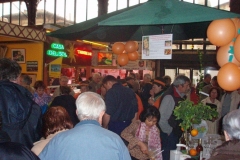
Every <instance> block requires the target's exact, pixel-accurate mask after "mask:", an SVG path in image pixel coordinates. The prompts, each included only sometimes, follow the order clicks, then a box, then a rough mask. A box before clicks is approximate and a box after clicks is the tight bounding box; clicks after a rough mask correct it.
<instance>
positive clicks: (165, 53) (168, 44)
mask: <svg viewBox="0 0 240 160" xmlns="http://www.w3.org/2000/svg"><path fill="white" fill-rule="evenodd" d="M142 59H172V34H161V35H153V36H143V37H142Z"/></svg>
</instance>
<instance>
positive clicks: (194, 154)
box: [189, 149, 197, 156]
mask: <svg viewBox="0 0 240 160" xmlns="http://www.w3.org/2000/svg"><path fill="white" fill-rule="evenodd" d="M189 155H190V156H196V155H197V150H196V149H190V150H189Z"/></svg>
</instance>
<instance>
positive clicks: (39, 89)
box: [33, 81, 51, 114]
mask: <svg viewBox="0 0 240 160" xmlns="http://www.w3.org/2000/svg"><path fill="white" fill-rule="evenodd" d="M34 88H35V92H34V94H33V99H34V101H35V102H36V103H37V104H38V105H39V106H40V107H41V110H42V114H44V113H45V112H46V111H47V108H48V103H49V102H50V101H51V96H50V93H46V92H45V89H46V85H45V84H44V83H43V81H36V82H35V84H34ZM49 92H50V91H49Z"/></svg>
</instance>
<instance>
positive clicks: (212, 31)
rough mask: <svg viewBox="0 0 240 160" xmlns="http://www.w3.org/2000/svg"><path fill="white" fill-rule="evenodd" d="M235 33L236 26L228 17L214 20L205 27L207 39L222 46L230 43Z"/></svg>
mask: <svg viewBox="0 0 240 160" xmlns="http://www.w3.org/2000/svg"><path fill="white" fill-rule="evenodd" d="M235 33H236V27H235V25H234V23H233V21H232V20H231V19H230V18H228V19H220V20H214V21H212V22H211V23H210V25H209V26H208V29H207V37H208V39H209V41H210V42H211V43H212V44H214V45H216V46H224V45H227V44H228V43H230V42H231V41H232V40H233V38H234V36H235Z"/></svg>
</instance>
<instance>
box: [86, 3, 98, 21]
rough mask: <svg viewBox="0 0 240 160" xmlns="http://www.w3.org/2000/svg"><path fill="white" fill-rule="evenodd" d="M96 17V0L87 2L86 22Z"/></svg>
mask: <svg viewBox="0 0 240 160" xmlns="http://www.w3.org/2000/svg"><path fill="white" fill-rule="evenodd" d="M97 16H98V0H88V13H87V20H89V19H92V18H96V17H97Z"/></svg>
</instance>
